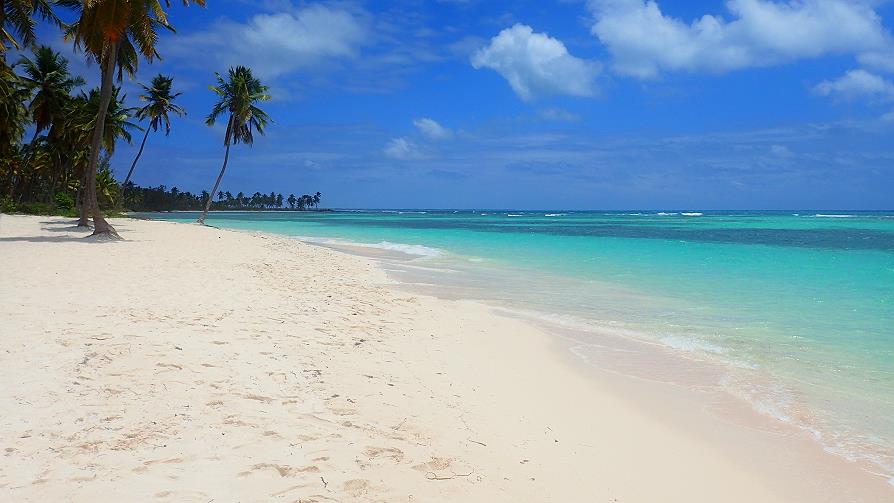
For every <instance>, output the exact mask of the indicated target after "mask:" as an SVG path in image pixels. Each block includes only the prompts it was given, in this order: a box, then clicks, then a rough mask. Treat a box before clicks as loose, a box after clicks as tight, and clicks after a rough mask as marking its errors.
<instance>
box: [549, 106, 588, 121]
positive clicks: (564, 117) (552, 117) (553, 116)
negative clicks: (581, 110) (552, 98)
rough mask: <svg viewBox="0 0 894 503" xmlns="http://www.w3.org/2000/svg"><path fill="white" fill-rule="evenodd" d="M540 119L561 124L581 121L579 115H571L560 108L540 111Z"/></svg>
mask: <svg viewBox="0 0 894 503" xmlns="http://www.w3.org/2000/svg"><path fill="white" fill-rule="evenodd" d="M540 118H542V119H545V120H548V121H561V122H577V121H579V120H580V119H581V117H580V115H577V114H575V113H571V112H569V111H568V110H565V109H562V108H555V107H552V108H545V109H543V110H541V111H540Z"/></svg>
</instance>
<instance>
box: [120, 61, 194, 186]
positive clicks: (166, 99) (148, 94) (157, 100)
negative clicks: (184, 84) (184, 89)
mask: <svg viewBox="0 0 894 503" xmlns="http://www.w3.org/2000/svg"><path fill="white" fill-rule="evenodd" d="M173 84H174V79H173V78H171V77H167V76H165V75H162V74H158V75H156V76H155V77H154V78H153V79H152V83H151V84H150V85H148V86H147V85H144V84H141V86H142V88H143V93H144V94H141V95H140V100H142V101H145V102H146V105H145V106H143V107H142V108H140V109H138V110H137V119H139V120H141V121H142V120H144V119H149V126H148V127H147V128H146V133H145V134H144V135H143V141H142V143H140V150H139V151H137V156H136V157H134V159H133V163H132V164H131V165H130V171H128V172H127V177H126V178H125V179H124V183H123V184H122V187H127V182H129V181H130V177H131V176H133V170H134V168H136V167H137V161H139V160H140V156H141V155H143V147H145V146H146V139H147V138H149V130H150V129H151V130H152V131H158V128H159V126H164V128H165V136H167V135H169V134H171V118H170V116H169V115H168V114H171V113H173V114H176V115H178V116H180V117H183V116H184V115H185V114H186V111H185V110H183V108H181V107H180V106H179V105H175V104H174V100H175V99H177V97H178V96H180V94H181V93H171V87H172V86H173Z"/></svg>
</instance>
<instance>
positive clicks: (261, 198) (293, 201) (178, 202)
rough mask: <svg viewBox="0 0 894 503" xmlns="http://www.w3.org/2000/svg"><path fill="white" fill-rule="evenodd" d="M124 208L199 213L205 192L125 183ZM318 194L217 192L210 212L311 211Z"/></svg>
mask: <svg viewBox="0 0 894 503" xmlns="http://www.w3.org/2000/svg"><path fill="white" fill-rule="evenodd" d="M124 193H125V196H124V205H125V206H126V207H127V208H129V209H131V210H134V211H202V210H204V209H205V203H206V201H208V193H207V192H205V191H202V193H201V194H193V193H191V192H181V191H180V190H179V189H178V188H177V187H172V188H171V189H168V188H167V187H165V186H164V185H160V186H158V187H140V186H138V185H133V184H129V185H128V186H127V190H126V191H125V192H124ZM322 197H323V195H322V194H320V193H319V192H317V193H316V194H314V195H309V194H304V195H302V196H300V197H296V196H295V195H294V194H291V195H289V197H288V198H284V197H283V195H282V194H277V193H276V192H271V193H269V194H261V193H260V192H255V193H254V194H251V195H246V194H243V193H242V192H239V193H238V194H236V195H233V194H232V193H231V192H230V191H226V192H223V191H221V192H218V194H217V199H216V200H212V201H211V205H210V207H209V208H210V209H211V210H214V211H226V210H231V211H249V210H300V211H303V210H311V209H315V208H316V207H317V206H318V205H319V203H320V199H321V198H322Z"/></svg>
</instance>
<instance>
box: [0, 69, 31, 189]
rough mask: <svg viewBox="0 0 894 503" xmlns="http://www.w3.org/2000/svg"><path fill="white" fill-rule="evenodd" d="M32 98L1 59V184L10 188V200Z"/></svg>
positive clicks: (18, 174)
mask: <svg viewBox="0 0 894 503" xmlns="http://www.w3.org/2000/svg"><path fill="white" fill-rule="evenodd" d="M29 95H30V93H29V92H28V90H27V88H26V87H25V86H24V85H23V84H22V80H21V78H20V77H19V76H18V75H16V73H15V72H14V71H13V70H12V68H11V67H9V66H8V65H6V62H5V61H4V60H3V58H0V175H2V176H0V181H4V182H6V183H7V184H8V186H7V187H5V189H6V190H7V192H8V195H9V197H12V196H13V195H14V194H15V188H16V183H17V180H18V178H19V176H20V170H21V168H22V167H21V162H19V161H20V159H21V156H20V155H19V154H20V150H19V142H20V141H21V138H22V135H23V134H24V133H25V126H26V125H27V123H28V112H27V110H26V108H25V102H26V101H27V99H28V96H29Z"/></svg>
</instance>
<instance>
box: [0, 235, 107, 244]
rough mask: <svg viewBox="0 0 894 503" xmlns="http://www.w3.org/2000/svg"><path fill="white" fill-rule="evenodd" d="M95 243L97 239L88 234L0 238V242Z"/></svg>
mask: <svg viewBox="0 0 894 503" xmlns="http://www.w3.org/2000/svg"><path fill="white" fill-rule="evenodd" d="M14 242H27V243H65V242H71V243H97V242H99V240H96V239H89V236H8V237H2V238H0V243H14Z"/></svg>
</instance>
